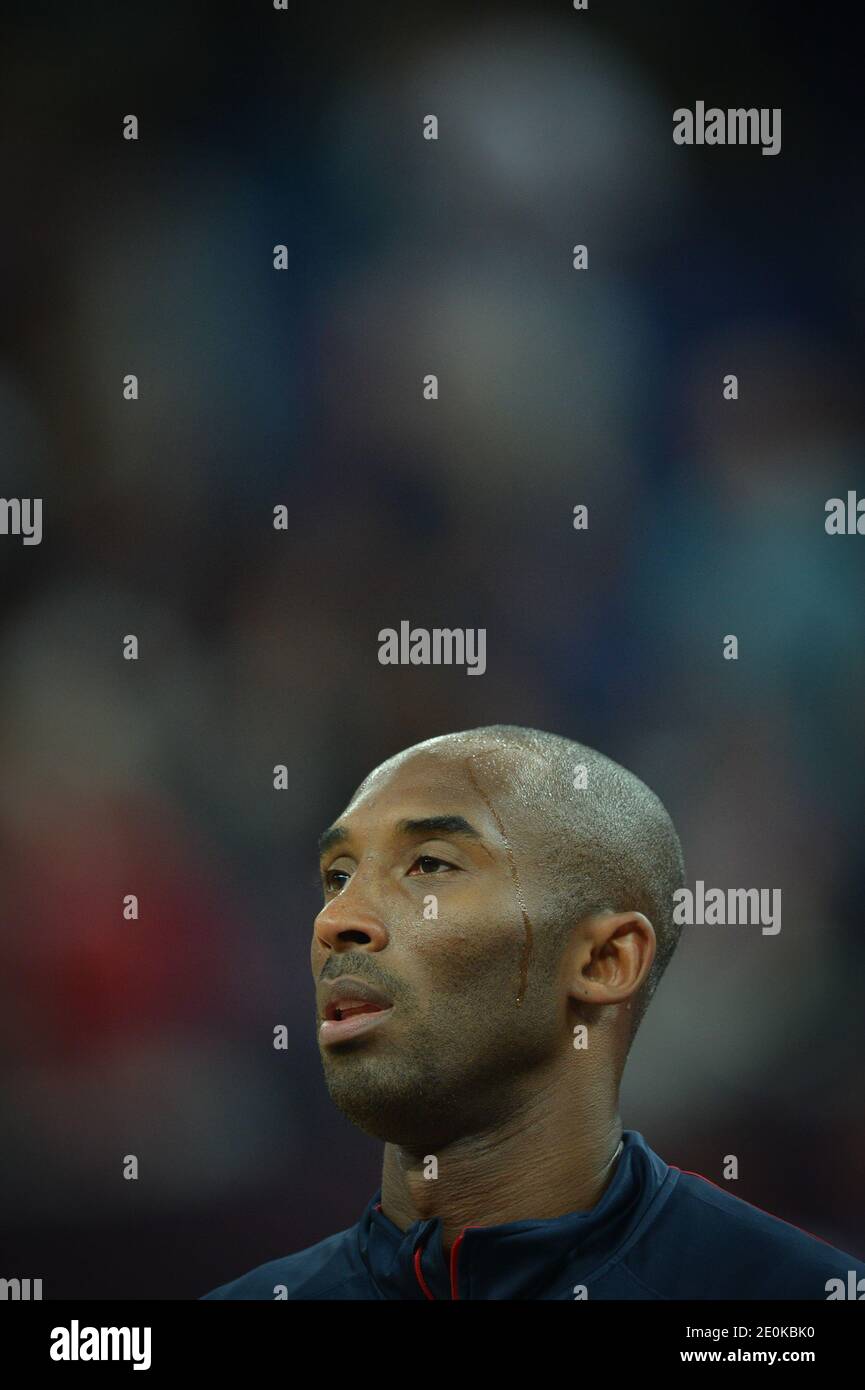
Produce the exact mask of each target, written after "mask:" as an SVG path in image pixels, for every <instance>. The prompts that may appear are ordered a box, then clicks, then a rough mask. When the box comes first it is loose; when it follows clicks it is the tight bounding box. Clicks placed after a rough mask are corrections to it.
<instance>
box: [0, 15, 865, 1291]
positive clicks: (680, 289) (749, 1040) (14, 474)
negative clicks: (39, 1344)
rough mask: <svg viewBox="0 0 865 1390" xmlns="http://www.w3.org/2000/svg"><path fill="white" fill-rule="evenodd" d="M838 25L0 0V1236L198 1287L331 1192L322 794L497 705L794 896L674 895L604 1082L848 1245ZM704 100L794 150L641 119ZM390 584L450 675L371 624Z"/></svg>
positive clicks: (797, 1216)
mask: <svg viewBox="0 0 865 1390" xmlns="http://www.w3.org/2000/svg"><path fill="white" fill-rule="evenodd" d="M860 76H861V74H860V63H859V56H858V50H856V49H855V47H854V46H852V45H851V44H850V35H849V32H848V30H847V29H846V28H845V26H844V21H843V18H841V19H839V17H838V15H837V14H835V13H834V12H833V13H832V16H831V18H827V19H825V20H824V19H823V18H822V17H821V16H820V15H819V14H818V13H817V12H816V11H815V9H814V7H813V6H811V5H804V4H803V5H796V4H781V3H777V4H768V3H761V4H754V3H746V2H745V0H738V3H729V4H725V5H715V4H712V5H701V6H694V5H690V4H685V3H680V4H671V5H664V6H659V5H652V4H646V3H645V0H633V2H630V0H629V2H628V3H618V4H616V5H604V4H600V3H598V4H595V3H594V0H592V4H591V5H590V8H589V10H588V11H587V12H582V13H578V12H575V11H574V10H573V9H572V8H570V7H569V5H568V4H566V3H560V4H557V5H552V4H551V5H549V6H544V5H541V4H538V5H535V4H532V5H529V4H525V5H523V6H521V7H510V8H509V7H507V6H503V5H501V4H489V3H484V2H483V0H481V3H477V4H472V5H463V6H460V5H457V4H448V3H442V4H437V5H436V6H426V5H419V4H418V5H414V6H412V5H410V4H409V5H406V4H397V3H377V4H364V5H357V6H350V7H349V6H347V7H344V8H339V9H335V8H334V7H331V6H291V7H290V10H289V12H287V13H280V12H276V11H274V10H273V9H272V7H270V5H269V4H265V3H261V4H259V5H240V4H238V5H235V6H210V5H206V4H200V5H194V4H180V5H178V6H172V7H169V6H167V5H166V6H164V8H163V7H160V6H159V5H155V6H147V7H146V9H145V10H142V11H138V10H136V11H135V12H134V13H133V12H132V11H129V10H127V9H126V8H125V7H120V6H116V5H109V4H107V3H91V4H88V5H87V6H85V7H83V8H81V7H70V6H65V5H60V4H57V5H35V6H34V5H27V6H24V5H23V4H22V5H16V4H13V5H11V6H8V7H7V14H6V26H5V38H4V43H3V46H2V56H0V78H2V80H0V110H2V120H0V143H2V166H3V192H4V205H5V209H4V216H3V218H2V219H0V243H2V255H0V292H2V305H3V312H2V315H0V438H2V488H0V492H2V494H3V495H4V496H7V497H41V498H43V499H44V536H43V541H42V544H41V545H39V546H23V545H22V544H21V542H20V540H17V539H15V538H14V537H0V570H2V595H3V617H2V628H0V671H2V693H0V913H2V918H0V1032H2V1044H3V1046H2V1062H0V1067H2V1071H0V1112H2V1114H0V1257H2V1258H0V1263H2V1268H0V1274H2V1275H4V1276H12V1275H18V1276H20V1277H32V1278H42V1279H43V1281H44V1295H45V1297H46V1298H52V1297H58V1298H59V1297H76V1296H78V1297H88V1298H89V1297H121V1298H148V1297H150V1298H152V1297H157V1298H195V1297H197V1296H198V1295H200V1294H202V1293H204V1292H206V1291H207V1290H208V1289H210V1288H212V1287H214V1286H215V1285H216V1284H219V1283H222V1282H224V1281H225V1280H227V1279H229V1278H231V1277H234V1276H236V1275H239V1274H240V1273H242V1272H244V1271H245V1270H247V1269H248V1268H250V1267H252V1266H253V1265H256V1264H259V1263H261V1262H263V1261H264V1260H267V1259H271V1258H274V1257H276V1256H279V1255H283V1254H287V1253H289V1252H290V1251H292V1250H295V1249H299V1248H301V1247H303V1246H305V1245H308V1244H310V1243H312V1242H314V1241H316V1240H318V1239H321V1238H322V1237H323V1236H325V1235H327V1234H330V1233H331V1232H333V1231H335V1230H339V1229H342V1228H343V1227H345V1226H347V1225H350V1224H352V1223H353V1222H354V1221H355V1220H356V1219H357V1218H358V1216H359V1214H360V1212H361V1210H362V1209H363V1207H364V1205H365V1203H366V1202H367V1200H368V1199H369V1197H370V1196H371V1195H372V1193H373V1191H374V1190H375V1189H376V1187H377V1186H378V1184H379V1176H380V1157H381V1146H380V1145H379V1144H378V1143H377V1142H375V1141H373V1140H372V1139H368V1138H366V1137H365V1136H363V1135H362V1134H360V1133H358V1132H357V1131H356V1130H354V1129H353V1128H352V1127H351V1126H350V1125H349V1124H348V1122H347V1121H346V1120H344V1119H343V1117H342V1116H341V1114H340V1113H339V1112H338V1111H336V1110H335V1108H334V1107H333V1105H332V1104H331V1102H330V1100H329V1098H328V1096H327V1092H326V1089H325V1086H324V1082H323V1079H322V1074H321V1066H320V1062H319V1057H318V1049H317V1044H316V1032H315V1009H314V999H313V991H312V982H311V977H310V969H309V943H310V935H311V927H312V921H313V918H314V916H315V913H316V912H317V910H318V908H319V905H320V895H319V887H318V880H317V865H316V856H315V840H316V837H317V835H318V833H319V831H320V830H321V829H323V828H324V827H325V826H326V825H328V824H330V823H331V821H332V820H333V819H334V818H335V817H336V816H337V815H338V813H339V811H340V810H341V809H342V808H343V806H344V805H345V804H346V802H347V800H348V798H349V796H350V794H351V792H352V790H353V789H354V787H355V786H356V784H357V783H358V782H359V781H360V779H361V778H362V777H363V775H364V774H365V773H366V772H367V771H368V770H369V769H370V768H371V767H373V766H374V765H375V764H376V763H377V762H379V761H380V760H381V759H383V758H384V757H386V756H388V755H389V754H391V753H393V752H395V751H396V750H398V749H400V748H403V747H405V746H407V745H409V744H411V743H413V742H416V741H418V740H420V739H423V738H426V737H429V736H431V735H434V734H438V733H444V732H447V731H450V730H455V729H462V728H470V727H473V726H475V725H478V724H485V723H490V722H505V723H518V724H528V725H532V726H536V727H541V728H547V729H552V730H555V731H557V732H560V733H564V734H567V735H570V736H572V737H576V738H579V739H581V740H583V741H585V742H588V743H590V744H592V745H593V746H596V747H599V748H601V749H602V750H603V751H605V752H607V753H609V754H610V755H611V756H613V757H615V758H616V759H618V760H619V761H621V762H624V763H625V764H626V765H627V766H628V767H631V768H632V769H633V770H634V771H635V772H637V773H638V774H639V775H640V776H642V777H643V778H644V779H645V780H646V781H648V782H649V784H650V785H651V786H652V787H653V788H654V789H655V790H657V791H658V793H659V794H660V795H661V797H662V799H663V800H664V801H665V803H666V804H667V806H668V808H669V809H670V811H671V814H672V815H673V817H674V819H675V821H676V823H677V825H678V827H679V830H680V833H681V837H682V840H683V844H684V849H685V855H686V862H687V866H688V871H689V878H690V880H691V881H693V880H694V879H697V878H701V879H703V880H704V881H705V883H706V884H707V885H713V886H725V887H726V886H741V887H749V886H750V887H766V888H775V887H780V888H781V889H782V892H783V926H782V930H781V932H780V933H779V934H778V935H777V936H764V935H762V934H761V933H760V931H759V929H758V928H754V927H735V928H733V927H728V928H714V929H713V928H705V927H704V928H700V927H694V928H690V929H689V928H686V929H685V930H684V933H683V938H682V943H681V945H680V948H679V952H678V954H677V957H676V958H675V959H674V961H673V964H672V965H671V967H670V969H669V972H668V974H667V976H666V978H665V980H664V982H663V984H662V985H661V987H660V989H659V991H658V994H657V996H656V998H655V1001H654V1003H653V1006H652V1008H651V1009H650V1011H649V1013H648V1015H647V1017H646V1020H645V1022H644V1024H643V1027H642V1030H641V1033H640V1035H639V1038H638V1041H637V1043H636V1045H635V1048H634V1051H633V1053H632V1057H631V1061H630V1064H629V1068H628V1071H627V1073H626V1081H625V1087H624V1092H623V1119H624V1123H625V1125H626V1126H627V1127H629V1128H635V1129H639V1130H641V1131H642V1132H643V1133H644V1134H645V1135H646V1137H647V1139H648V1140H649V1142H650V1143H651V1144H652V1146H653V1147H654V1148H655V1149H656V1150H657V1151H658V1152H659V1153H661V1155H662V1156H663V1157H664V1158H666V1159H667V1161H668V1162H671V1163H675V1164H677V1165H678V1166H680V1167H682V1168H687V1169H692V1170H697V1171H699V1172H702V1173H704V1174H705V1175H706V1176H708V1177H710V1178H712V1179H713V1180H714V1181H716V1182H722V1181H723V1178H722V1162H723V1156H724V1155H726V1154H729V1153H735V1154H736V1155H737V1156H738V1158H739V1162H740V1179H739V1181H738V1183H737V1184H735V1185H731V1186H733V1190H735V1192H736V1194H737V1195H739V1196H741V1197H744V1198H746V1199H747V1200H749V1201H752V1202H754V1203H756V1204H757V1205H759V1206H762V1207H765V1208H768V1209H769V1210H771V1211H774V1212H776V1213H777V1214H778V1215H781V1216H783V1217H785V1218H786V1219H787V1220H790V1221H793V1222H795V1223H796V1224H797V1225H801V1226H804V1227H805V1228H806V1229H808V1230H811V1231H813V1232H814V1233H815V1234H818V1235H821V1236H822V1237H823V1238H824V1239H827V1240H829V1241H831V1242H833V1243H834V1244H837V1245H840V1246H841V1248H842V1249H845V1250H849V1251H852V1252H853V1253H855V1254H858V1255H859V1256H862V1255H865V1202H863V1197H862V1170H863V1165H865V1106H863V1086H862V1076H863V1050H865V1010H863V1007H862V991H863V979H865V938H863V927H862V922H861V913H860V903H861V899H862V892H863V888H865V881H863V880H865V874H863V856H862V852H861V850H862V828H863V816H862V811H863V801H862V794H861V789H862V779H863V714H865V641H863V638H865V631H863V628H865V623H863V602H862V598H863V578H865V563H863V555H865V540H863V539H861V538H855V537H828V536H827V535H826V533H825V530H824V517H825V512H824V508H825V503H826V500H827V499H828V498H829V497H832V496H842V497H843V496H845V495H846V492H847V490H848V488H856V487H857V486H858V487H859V489H860V493H863V492H865V472H863V468H862V445H863V418H862V399H861V394H860V393H858V392H857V385H858V382H859V380H860V376H859V373H860V369H861V334H862V327H863V312H862V309H863V280H865V277H863V269H862V267H863V261H862V254H861V247H862V243H863V227H865V218H863V203H862V182H861V177H860V175H859V174H858V172H857V170H858V169H859V168H860V161H861V148H862V136H863V132H862V125H861V117H860V115H859V109H860V107H861V91H860V89H859V81H860ZM698 99H700V100H704V101H705V102H706V104H707V105H712V104H717V105H719V106H722V107H723V108H727V107H728V106H748V105H755V106H758V107H763V106H765V107H775V106H780V107H781V108H782V111H783V126H782V137H783V143H782V151H781V154H780V155H778V156H776V157H765V156H762V155H761V154H760V151H759V149H757V148H744V149H742V148H740V149H734V148H714V149H712V148H703V149H696V148H694V149H688V148H679V147H676V146H674V145H673V142H672V112H673V110H674V109H675V108H676V107H678V106H681V105H689V106H693V104H694V102H695V101H696V100H698ZM130 113H133V114H136V115H137V116H138V118H139V121H140V139H139V140H138V141H137V142H128V141H125V140H123V139H122V138H121V131H122V120H123V117H124V116H125V115H127V114H130ZM429 113H435V114H437V115H438V117H439V123H440V138H439V140H438V142H436V143H432V142H427V141H424V140H423V139H422V138H421V124H422V120H423V117H424V116H425V115H427V114H429ZM578 242H580V243H585V244H587V246H588V248H589V270H588V271H587V272H583V273H578V272H576V271H575V270H574V269H573V268H572V265H571V253H572V247H573V246H574V245H575V244H576V243H578ZM277 243H284V244H286V245H287V247H288V250H289V261H290V269H289V270H288V271H285V272H276V271H275V270H274V269H273V261H272V258H273V247H274V245H275V244H277ZM129 372H134V373H136V374H137V375H138V377H139V381H140V400H138V401H137V402H134V403H132V402H127V401H125V400H124V399H123V397H122V380H123V377H124V376H125V375H126V374H127V373H129ZM428 372H435V373H437V375H438V377H439V383H440V392H441V398H440V400H439V401H438V402H435V403H431V402H428V401H425V400H424V399H423V396H422V389H421V383H422V378H423V376H424V375H425V374H426V373H428ZM730 372H735V373H736V374H737V375H738V377H739V385H740V399H739V400H738V401H737V402H735V403H732V402H726V401H724V400H723V398H722V378H723V376H724V375H725V374H727V373H730ZM280 503H285V504H286V505H287V506H288V509H289V527H288V530H287V531H275V530H274V529H273V526H272V509H273V507H274V506H275V505H278V504H280ZM578 503H585V504H586V505H587V506H588V508H589V517H590V524H589V530H588V531H587V532H576V531H574V529H573V525H572V513H573V508H574V507H575V506H576V505H577V504H578ZM402 619H409V620H410V621H411V622H412V624H413V625H418V626H425V627H434V626H446V627H453V626H460V627H479V626H482V627H485V628H486V629H487V671H486V674H485V675H484V677H483V678H468V677H467V675H466V673H465V672H464V671H463V670H460V669H448V668H435V667H426V668H402V667H382V666H380V665H379V663H378V660H377V652H378V642H377V633H378V630H379V629H380V628H381V627H386V626H394V627H398V625H399V622H400V621H401V620H402ZM127 633H136V634H137V635H138V636H139V639H140V642H141V657H140V660H139V661H138V662H125V661H123V660H122V659H121V640H122V637H123V635H125V634H127ZM728 633H734V634H736V635H737V636H738V638H739V643H740V655H739V660H738V662H729V661H724V660H722V657H721V650H722V639H723V637H724V635H726V634H728ZM277 763H285V764H286V765H287V766H288V769H289V773H290V789H289V790H288V791H287V792H277V791H275V790H274V789H273V785H272V772H273V767H274V765H275V764H277ZM130 892H136V893H138V895H139V898H140V904H141V916H140V920H139V921H138V922H127V921H124V920H123V917H122V915H121V902H122V899H123V896H124V895H125V894H127V893H130ZM278 1023H284V1024H285V1025H286V1026H287V1028H288V1032H289V1036H290V1046H289V1049H288V1050H287V1051H275V1050H274V1048H273V1046H272V1036H273V1027H274V1025H275V1024H278ZM125 1154H136V1155H138V1157H139V1161H140V1165H141V1176H140V1178H139V1180H138V1181H137V1182H127V1181H124V1180H123V1179H122V1176H121V1171H122V1158H123V1155H125Z"/></svg>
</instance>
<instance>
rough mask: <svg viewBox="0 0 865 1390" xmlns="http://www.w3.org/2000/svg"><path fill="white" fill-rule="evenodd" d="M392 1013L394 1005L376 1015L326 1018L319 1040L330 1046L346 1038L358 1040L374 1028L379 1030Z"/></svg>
mask: <svg viewBox="0 0 865 1390" xmlns="http://www.w3.org/2000/svg"><path fill="white" fill-rule="evenodd" d="M392 1013H393V1005H391V1007H390V1008H389V1009H379V1010H378V1011H377V1012H376V1013H374V1014H352V1016H351V1018H326V1019H325V1020H324V1022H323V1023H322V1025H321V1027H320V1028H319V1030H318V1040H319V1042H321V1043H327V1044H328V1045H329V1044H330V1043H335V1042H342V1041H343V1039H344V1038H356V1037H357V1036H358V1034H360V1033H368V1032H369V1031H370V1030H371V1029H372V1028H377V1027H378V1025H379V1024H380V1023H383V1022H384V1020H385V1019H386V1018H389V1017H390V1015H391V1014H392Z"/></svg>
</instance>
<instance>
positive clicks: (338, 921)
mask: <svg viewBox="0 0 865 1390" xmlns="http://www.w3.org/2000/svg"><path fill="white" fill-rule="evenodd" d="M313 934H314V936H315V940H316V942H317V943H318V944H319V945H321V946H323V947H324V949H325V950H327V951H338V952H341V951H351V950H355V949H357V947H358V946H361V947H364V946H365V947H368V948H369V950H371V951H381V950H383V948H384V947H385V946H386V945H387V941H388V933H387V928H386V927H385V925H384V922H383V921H382V920H381V918H380V917H379V915H378V913H376V912H373V911H371V910H370V909H369V908H368V907H366V906H365V905H364V904H363V903H362V902H360V901H359V899H358V898H357V897H356V896H353V895H352V892H351V884H350V883H349V884H347V885H346V887H345V888H344V889H343V890H342V892H341V893H340V894H339V896H338V897H336V898H332V899H331V900H330V902H329V903H326V904H325V906H324V907H323V908H322V910H321V912H320V913H319V914H318V916H317V917H316V919H315V924H314V926H313Z"/></svg>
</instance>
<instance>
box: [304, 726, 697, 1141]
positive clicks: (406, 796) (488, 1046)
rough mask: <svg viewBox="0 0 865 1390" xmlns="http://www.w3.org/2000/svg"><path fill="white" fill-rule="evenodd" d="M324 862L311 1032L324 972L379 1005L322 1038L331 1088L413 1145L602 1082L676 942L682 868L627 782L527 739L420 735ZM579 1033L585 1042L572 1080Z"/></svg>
mask: <svg viewBox="0 0 865 1390" xmlns="http://www.w3.org/2000/svg"><path fill="white" fill-rule="evenodd" d="M321 865H322V880H323V886H324V893H325V904H324V907H323V909H322V911H321V912H320V913H319V915H318V917H317V918H316V922H315V929H314V934H313V941H312V949H311V963H312V969H313V977H314V979H315V981H316V985H317V987H318V1004H319V1009H318V1017H319V1021H321V1018H322V1017H323V1015H324V1013H325V1005H326V1002H327V1001H328V1000H329V1001H330V1003H331V1005H333V1002H334V1000H335V999H336V998H337V995H338V989H339V987H338V986H337V985H335V984H334V983H332V982H334V981H336V980H337V979H338V978H340V977H345V976H351V977H352V978H353V979H355V980H361V981H363V982H365V983H366V984H367V985H370V986H372V987H374V988H375V989H378V990H379V991H381V992H382V993H383V994H384V995H385V996H386V997H387V998H388V999H389V1000H390V1001H391V1002H392V1005H393V1008H392V1011H390V1012H389V1013H387V1015H382V1016H381V1018H380V1019H379V1020H378V1021H377V1022H374V1023H373V1024H372V1026H365V1027H364V1028H363V1029H362V1030H361V1031H359V1032H357V1033H356V1035H351V1034H350V1033H349V1032H348V1030H347V1029H343V1030H340V1029H339V1028H336V1029H329V1028H326V1029H325V1031H324V1033H320V1046H321V1055H322V1060H323V1064H324V1068H325V1076H326V1080H327V1084H328V1088H329V1090H330V1093H331V1095H332V1097H333V1099H334V1101H335V1102H336V1103H337V1104H338V1105H339V1106H340V1108H341V1109H342V1110H343V1111H344V1112H345V1113H346V1114H347V1115H348V1117H349V1118H350V1119H351V1120H352V1121H353V1122H354V1123H355V1124H357V1125H359V1126H360V1127H361V1128H362V1129H365V1130H367V1132H369V1133H371V1134H375V1135H377V1136H378V1137H379V1138H382V1139H386V1140H389V1141H391V1142H393V1143H398V1144H404V1145H406V1146H409V1147H412V1146H414V1145H416V1144H417V1145H421V1146H423V1145H426V1144H429V1143H431V1142H432V1141H435V1142H437V1143H443V1142H448V1141H449V1140H451V1139H453V1138H456V1137H459V1136H460V1135H461V1134H462V1133H465V1132H477V1131H478V1130H479V1129H484V1128H490V1127H494V1126H495V1125H496V1124H498V1123H502V1122H504V1121H505V1120H506V1119H507V1117H508V1115H509V1114H510V1113H511V1112H512V1110H513V1109H514V1107H515V1106H517V1105H518V1104H519V1101H520V1099H521V1097H522V1096H524V1095H525V1094H526V1092H527V1088H532V1087H534V1088H537V1087H538V1086H546V1085H558V1084H559V1083H560V1082H562V1081H563V1084H565V1085H566V1086H570V1084H571V1078H573V1088H574V1090H573V1093H574V1095H576V1094H577V1093H579V1095H580V1096H581V1097H583V1098H584V1099H588V1100H590V1099H591V1092H592V1091H596V1092H597V1093H598V1095H600V1093H601V1092H607V1093H609V1091H610V1088H612V1091H613V1092H617V1091H618V1085H619V1080H620V1076H621V1071H622V1068H623V1066H624V1063H625V1059H626V1057H627V1053H628V1049H629V1047H630V1044H631V1041H632V1039H633V1036H634V1033H635V1032H636V1029H637V1027H638V1025H639V1023H640V1020H641V1018H642V1016H643V1013H644V1012H645V1009H646V1007H647V1005H648V1003H649V1001H650V999H651V997H652V994H653V993H654V990H655V988H656V986H657V984H658V981H659V980H660V978H661V975H662V974H663V971H664V969H665V968H666V965H667V963H668V961H669V959H670V957H671V955H672V953H673V950H674V949H675V945H676V940H677V935H678V931H677V928H676V927H675V925H674V923H673V893H674V892H675V890H676V889H677V888H679V887H681V885H682V881H683V874H684V869H683V863H682V854H681V848H680V845H679V841H678V837H677V835H676V832H675V830H674V828H673V825H672V822H671V821H670V818H669V816H668V815H667V812H666V811H665V810H664V807H663V806H662V805H661V803H660V801H659V800H658V798H657V797H656V796H655V795H654V793H652V792H651V791H650V790H649V789H648V787H646V786H645V785H644V784H643V783H642V782H641V781H640V780H639V779H638V778H637V777H634V776H633V774H631V773H630V772H627V771H626V770H625V769H624V768H622V767H619V766H618V764H616V763H614V762H612V761H611V760H610V759H609V758H606V757H604V756H603V754H600V753H597V752H596V751H595V750H594V749H590V748H588V747H586V746H585V745H583V744H580V743H575V742H573V741H571V740H569V739H565V738H560V737H558V736H557V735H554V734H547V733H542V732H540V731H538V730H532V729H522V728H517V727H514V726H510V725H495V726H492V727H489V728H483V729H473V730H469V731H468V732H466V733H459V734H448V735H444V736H442V737H439V738H434V739H429V740H427V741H426V742H424V743H420V744H417V745H416V746H415V747H413V748H409V749H407V750H406V751H405V752H403V753H399V754H397V755H396V756H395V757H393V758H390V759H389V760H388V761H387V762H385V763H383V764H382V765H381V766H380V767H378V768H376V769H375V771H373V772H372V773H370V775H369V776H368V777H367V778H366V779H365V780H364V781H363V782H362V783H361V785H360V787H359V788H358V790H357V791H356V792H355V794H354V796H353V797H352V799H351V801H350V802H349V805H348V806H347V808H346V810H345V811H344V813H343V814H342V816H340V817H339V820H338V821H337V822H336V824H335V826H333V827H331V829H330V830H329V831H326V832H325V834H324V835H323V836H322V860H321ZM578 1024H585V1025H586V1026H587V1028H588V1036H589V1048H588V1054H587V1056H586V1060H585V1064H584V1065H583V1066H582V1067H581V1068H580V1071H579V1073H576V1074H575V1069H574V1058H575V1055H576V1054H575V1052H574V1048H573V1036H574V1029H575V1027H576V1026H577V1025H578ZM340 1031H342V1032H344V1033H345V1036H343V1037H340V1036H339V1034H340ZM328 1033H332V1034H334V1036H333V1038H332V1040H328V1038H327V1034H328ZM554 1078H555V1080H554Z"/></svg>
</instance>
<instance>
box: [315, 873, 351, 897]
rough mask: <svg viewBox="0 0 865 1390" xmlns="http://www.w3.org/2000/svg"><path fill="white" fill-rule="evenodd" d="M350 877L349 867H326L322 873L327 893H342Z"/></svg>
mask: <svg viewBox="0 0 865 1390" xmlns="http://www.w3.org/2000/svg"><path fill="white" fill-rule="evenodd" d="M350 877H351V875H350V874H349V872H348V869H326V870H325V872H324V873H323V874H322V878H323V880H324V891H325V893H341V892H342V890H343V888H344V887H345V885H346V884H347V883H348V880H349V878H350Z"/></svg>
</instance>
